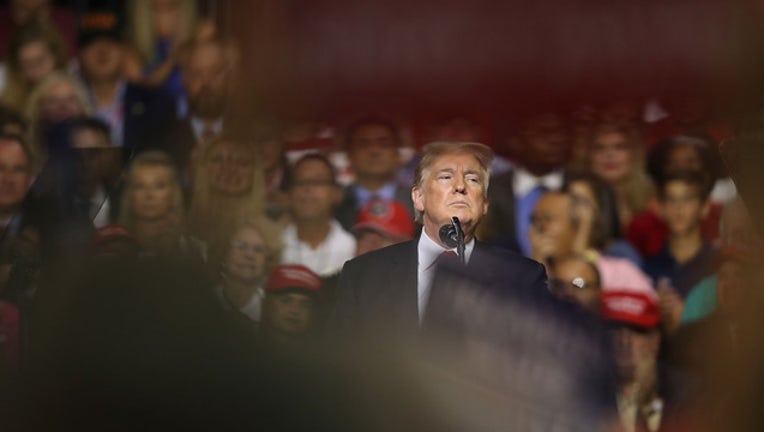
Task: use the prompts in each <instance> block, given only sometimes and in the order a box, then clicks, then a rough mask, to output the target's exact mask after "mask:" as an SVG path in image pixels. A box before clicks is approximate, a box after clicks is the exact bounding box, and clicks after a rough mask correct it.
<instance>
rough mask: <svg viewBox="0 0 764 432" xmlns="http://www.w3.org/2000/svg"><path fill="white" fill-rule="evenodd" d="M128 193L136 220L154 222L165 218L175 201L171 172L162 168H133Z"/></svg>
mask: <svg viewBox="0 0 764 432" xmlns="http://www.w3.org/2000/svg"><path fill="white" fill-rule="evenodd" d="M128 192H129V194H130V195H129V196H130V206H131V208H132V210H133V216H134V217H135V218H136V219H140V220H146V221H156V220H161V219H163V218H166V217H167V216H169V215H170V213H171V212H172V209H173V205H174V201H175V199H174V198H175V193H176V188H175V184H174V179H173V178H172V171H170V170H169V169H168V168H167V167H164V166H152V165H138V166H135V167H133V169H132V171H131V173H130V178H129V189H128Z"/></svg>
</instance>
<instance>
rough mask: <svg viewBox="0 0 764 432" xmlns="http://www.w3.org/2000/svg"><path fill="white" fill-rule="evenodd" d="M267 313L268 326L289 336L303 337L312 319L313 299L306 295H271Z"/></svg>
mask: <svg viewBox="0 0 764 432" xmlns="http://www.w3.org/2000/svg"><path fill="white" fill-rule="evenodd" d="M272 296H273V298H272V299H271V301H269V302H268V303H267V304H268V307H269V311H268V313H267V316H268V319H269V321H270V322H269V323H268V324H269V325H270V327H271V328H273V329H274V330H276V331H277V332H279V333H282V334H286V335H289V336H301V335H304V334H305V333H306V332H307V331H308V329H309V328H310V323H311V321H312V319H313V299H312V298H311V297H310V296H309V295H307V294H300V293H294V292H293V293H283V294H272Z"/></svg>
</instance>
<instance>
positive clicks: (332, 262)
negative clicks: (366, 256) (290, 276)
mask: <svg viewBox="0 0 764 432" xmlns="http://www.w3.org/2000/svg"><path fill="white" fill-rule="evenodd" d="M282 240H283V242H284V249H283V251H282V252H281V263H282V264H302V265H304V266H305V267H307V268H309V269H311V270H313V272H315V273H316V274H318V275H319V276H330V275H332V274H334V273H337V272H338V271H340V270H341V269H342V266H343V265H344V264H345V261H347V260H349V259H350V258H353V256H355V237H353V236H352V235H351V234H350V233H348V232H347V231H345V230H344V229H342V226H341V225H340V224H339V222H337V221H336V220H332V221H331V227H330V229H329V235H327V236H326V239H324V241H323V242H322V243H321V244H320V245H318V247H316V248H315V249H313V248H311V247H310V245H309V244H307V243H305V242H303V241H301V240H300V239H299V238H298V237H297V227H296V226H295V225H294V224H290V225H289V226H287V227H286V228H285V229H284V234H283V237H282Z"/></svg>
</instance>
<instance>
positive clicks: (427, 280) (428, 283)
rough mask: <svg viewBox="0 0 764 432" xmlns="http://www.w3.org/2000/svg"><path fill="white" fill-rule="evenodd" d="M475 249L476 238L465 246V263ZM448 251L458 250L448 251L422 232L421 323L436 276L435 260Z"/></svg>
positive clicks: (419, 250) (419, 269) (419, 248)
mask: <svg viewBox="0 0 764 432" xmlns="http://www.w3.org/2000/svg"><path fill="white" fill-rule="evenodd" d="M473 249H475V238H474V237H473V238H472V240H470V241H469V243H467V244H466V245H464V261H465V262H469V261H470V257H471V256H472V250H473ZM446 251H453V252H454V253H456V249H446V248H444V247H443V246H441V245H440V244H439V243H437V242H436V241H434V240H433V239H431V238H430V236H428V235H427V233H426V232H424V230H422V235H421V236H419V243H418V244H417V300H418V303H417V310H418V311H419V322H420V323H421V322H422V318H424V311H425V308H427V301H428V300H429V298H430V288H432V278H433V276H434V275H435V267H436V266H435V260H437V259H438V257H440V254H442V253H443V252H446Z"/></svg>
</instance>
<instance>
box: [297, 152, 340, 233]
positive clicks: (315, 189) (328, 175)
mask: <svg viewBox="0 0 764 432" xmlns="http://www.w3.org/2000/svg"><path fill="white" fill-rule="evenodd" d="M292 177H293V181H292V187H291V188H290V190H289V199H290V208H291V210H292V216H293V217H294V218H295V220H296V221H298V222H299V221H305V222H308V221H323V220H328V219H330V218H331V217H332V208H333V207H334V206H335V205H337V204H338V203H339V201H340V199H341V191H340V190H339V187H338V186H337V184H336V183H335V182H334V179H333V178H332V171H331V169H330V168H329V167H328V166H326V164H325V163H323V162H322V161H320V160H316V159H306V160H303V161H302V162H300V163H298V164H297V166H295V167H294V171H293V173H292Z"/></svg>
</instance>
